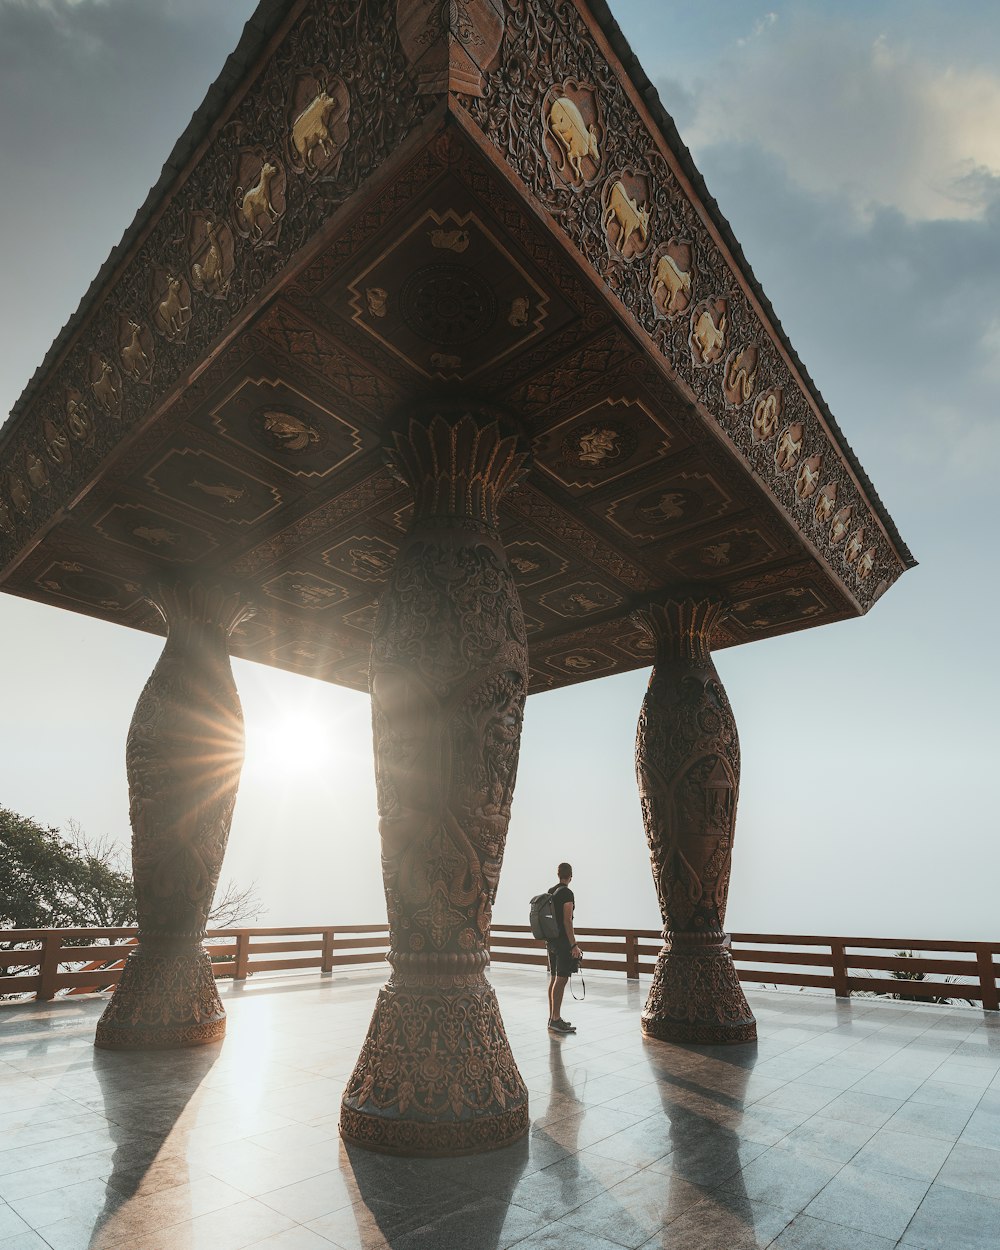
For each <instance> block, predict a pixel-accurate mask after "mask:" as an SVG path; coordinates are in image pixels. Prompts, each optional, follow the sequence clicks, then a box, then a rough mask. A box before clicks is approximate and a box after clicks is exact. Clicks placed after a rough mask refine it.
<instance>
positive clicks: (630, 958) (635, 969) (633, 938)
mask: <svg viewBox="0 0 1000 1250" xmlns="http://www.w3.org/2000/svg"><path fill="white" fill-rule="evenodd" d="M625 979H626V980H627V981H638V980H639V935H638V934H637V933H636V932H635V931H634V930H632V929H629V930H627V931H626V933H625Z"/></svg>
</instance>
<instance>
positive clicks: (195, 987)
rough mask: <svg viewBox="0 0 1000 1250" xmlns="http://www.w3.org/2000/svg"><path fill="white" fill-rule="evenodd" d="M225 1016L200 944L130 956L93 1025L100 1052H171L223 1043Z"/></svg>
mask: <svg viewBox="0 0 1000 1250" xmlns="http://www.w3.org/2000/svg"><path fill="white" fill-rule="evenodd" d="M225 1035H226V1012H225V1009H224V1008H223V1006H222V1001H221V999H220V998H219V992H218V990H217V989H216V986H215V977H214V975H213V974H212V964H211V961H210V960H209V958H208V955H207V954H206V952H205V951H204V949H203V948H202V947H201V945H200V944H199V945H198V946H197V947H196V948H195V949H193V950H190V949H189V950H183V951H174V952H171V953H170V954H161V953H152V952H150V953H147V952H145V951H144V950H143V949H142V947H141V946H140V947H139V948H138V950H136V951H134V952H133V953H132V954H131V955H129V957H128V959H127V960H126V961H125V967H124V968H123V969H122V975H121V980H120V981H119V982H118V988H117V989H116V990H115V992H114V994H113V995H112V998H111V1001H110V1002H109V1003H108V1005H107V1007H106V1008H105V1009H104V1014H103V1015H102V1016H101V1018H100V1020H99V1021H98V1023H97V1036H96V1037H95V1038H94V1045H95V1046H99V1047H101V1048H102V1049H104V1050H174V1049H178V1048H180V1047H183V1046H205V1045H208V1044H209V1043H211V1042H221V1041H222V1039H223V1038H224V1037H225Z"/></svg>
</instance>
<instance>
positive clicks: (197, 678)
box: [95, 585, 249, 1050]
mask: <svg viewBox="0 0 1000 1250" xmlns="http://www.w3.org/2000/svg"><path fill="white" fill-rule="evenodd" d="M150 599H151V600H152V602H153V603H154V604H155V605H156V607H157V608H158V609H159V611H160V613H161V614H162V616H163V619H164V620H165V621H166V624H167V642H166V646H165V647H164V648H163V654H162V655H161V656H160V660H159V662H158V663H157V665H156V668H154V669H153V672H152V675H151V676H150V678H149V681H148V682H147V683H146V686H145V689H144V690H143V692H142V694H141V695H140V696H139V702H138V703H137V704H136V708H135V714H134V716H133V717H132V724H131V727H130V728H129V734H128V743H127V746H126V748H125V766H126V770H127V773H128V784H129V816H130V819H131V822H132V872H133V876H134V878H135V894H136V905H137V909H138V914H139V945H138V946H137V948H136V949H135V951H134V952H133V953H132V954H131V955H130V956H129V958H128V960H127V962H126V964H125V967H124V969H123V970H122V977H121V980H120V981H119V983H118V988H117V989H116V990H115V993H114V996H113V997H112V999H111V1002H110V1003H109V1004H108V1006H107V1008H106V1009H105V1012H104V1014H103V1015H102V1016H101V1019H100V1021H99V1022H98V1025H97V1037H96V1039H95V1045H97V1046H103V1047H106V1048H108V1049H112V1050H145V1049H164V1048H168V1047H177V1046H198V1045H201V1044H203V1043H206V1042H216V1041H219V1040H220V1039H221V1038H222V1037H223V1036H224V1035H225V1032H226V1013H225V1011H224V1009H223V1006H222V1003H221V1002H220V1000H219V995H218V992H217V991H216V988H215V978H214V977H213V975H212V966H211V963H210V962H209V958H208V956H207V955H206V953H205V951H204V949H203V947H202V939H203V938H204V936H205V925H206V923H207V921H208V913H209V910H210V908H211V906H212V899H213V897H214V895H215V887H216V886H217V885H218V882H219V872H220V870H221V868H222V858H223V856H224V854H225V851H226V842H227V840H228V838H229V825H230V821H231V820H232V816H233V806H234V804H235V802H236V790H237V788H238V786H239V780H240V771H241V769H242V767H243V712H242V709H241V707H240V700H239V695H238V694H237V693H236V685H235V683H234V681H233V674H232V669H231V668H230V664H229V649H228V638H229V634H230V633H231V632H232V630H233V629H234V628H235V627H236V626H237V625H238V624H239V622H240V621H241V620H243V619H244V618H245V617H246V616H247V615H248V614H249V609H248V608H247V605H246V603H245V601H244V600H243V599H241V598H240V597H239V596H237V595H234V594H227V593H226V592H225V591H223V590H221V589H219V588H217V587H207V586H203V585H194V586H171V587H167V586H160V587H157V588H156V589H155V590H154V591H152V592H151V593H150Z"/></svg>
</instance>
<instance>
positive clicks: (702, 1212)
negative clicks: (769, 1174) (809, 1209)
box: [640, 1194, 794, 1250]
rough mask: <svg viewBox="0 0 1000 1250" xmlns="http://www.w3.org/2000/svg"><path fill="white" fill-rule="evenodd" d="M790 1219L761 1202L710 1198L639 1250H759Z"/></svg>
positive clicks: (726, 1196)
mask: <svg viewBox="0 0 1000 1250" xmlns="http://www.w3.org/2000/svg"><path fill="white" fill-rule="evenodd" d="M793 1215H794V1212H792V1211H781V1210H779V1209H778V1208H777V1207H771V1206H768V1204H767V1203H765V1202H754V1201H752V1200H751V1199H749V1198H734V1197H733V1196H732V1195H729V1194H713V1195H710V1196H709V1197H708V1198H706V1199H705V1200H704V1201H703V1202H699V1203H698V1204H697V1206H694V1207H691V1208H689V1210H687V1211H686V1212H685V1213H684V1214H683V1215H682V1216H680V1218H679V1219H677V1220H674V1221H673V1222H672V1223H670V1224H668V1225H667V1226H666V1228H664V1229H662V1230H661V1231H660V1232H658V1233H656V1234H654V1235H653V1237H651V1238H650V1240H649V1241H648V1242H646V1243H645V1244H644V1245H643V1246H642V1247H641V1248H640V1250H680V1248H683V1250H762V1248H763V1247H764V1246H769V1245H770V1244H771V1243H772V1242H773V1241H774V1239H775V1238H776V1237H777V1236H778V1234H779V1233H780V1232H781V1231H782V1229H784V1228H785V1227H786V1225H788V1223H789V1222H790V1221H791V1219H792V1218H793Z"/></svg>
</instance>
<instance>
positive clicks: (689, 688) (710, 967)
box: [633, 590, 757, 1042]
mask: <svg viewBox="0 0 1000 1250" xmlns="http://www.w3.org/2000/svg"><path fill="white" fill-rule="evenodd" d="M723 615H724V610H723V603H722V601H721V599H720V598H719V597H718V596H714V595H710V594H709V595H706V594H705V592H704V591H703V590H697V591H695V592H694V593H693V595H692V597H690V598H674V599H670V600H667V601H665V602H661V603H651V604H650V605H649V606H648V607H646V608H642V609H640V610H638V611H637V612H635V613H634V616H633V619H634V620H635V621H636V623H637V624H639V625H641V626H642V627H643V629H645V630H646V631H647V633H649V634H650V636H651V637H652V638H653V640H654V642H655V646H656V659H655V661H654V665H653V672H652V674H651V676H650V679H649V688H648V690H647V692H646V697H645V699H644V700H643V704H642V711H641V713H640V715H639V729H638V734H637V736H636V747H635V769H636V777H637V778H638V782H639V795H640V799H641V802H642V819H643V824H644V825H645V828H646V838H647V840H648V842H649V851H650V858H651V861H652V865H653V876H654V879H655V882H656V892H657V896H658V898H659V902H660V911H661V914H662V916H663V943H664V944H663V949H662V950H661V952H660V955H659V958H658V959H657V963H656V972H655V973H654V975H653V984H652V986H651V988H650V991H649V998H648V999H647V1001H646V1007H645V1010H644V1011H643V1016H642V1028H643V1032H644V1033H646V1034H647V1036H649V1037H655V1038H659V1039H661V1040H663V1041H673V1042H749V1041H753V1040H754V1039H755V1038H756V1036H757V1026H756V1023H755V1022H754V1018H753V1015H752V1014H751V1011H750V1008H749V1006H748V1005H747V1001H746V998H745V997H744V995H743V991H742V989H741V988H740V983H739V979H738V978H737V975H736V968H735V965H734V964H733V960H732V956H731V955H730V953H729V950H728V948H727V946H726V935H725V932H724V929H723V925H724V922H725V915H726V896H727V894H728V891H729V873H730V867H731V861H732V845H733V831H734V828H735V823H736V800H737V797H738V793H739V782H740V747H739V739H738V737H737V733H736V721H735V719H734V717H733V712H732V708H731V707H730V706H729V700H728V698H727V697H726V692H725V690H724V689H723V687H722V683H721V682H720V680H719V675H718V673H717V672H716V670H715V665H714V664H713V663H712V658H711V652H710V642H711V636H712V630H713V629H714V628H715V626H716V624H717V622H718V621H719V619H720V617H722V616H723Z"/></svg>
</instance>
